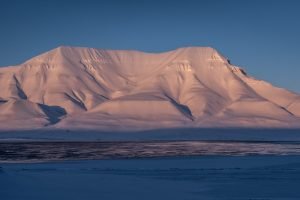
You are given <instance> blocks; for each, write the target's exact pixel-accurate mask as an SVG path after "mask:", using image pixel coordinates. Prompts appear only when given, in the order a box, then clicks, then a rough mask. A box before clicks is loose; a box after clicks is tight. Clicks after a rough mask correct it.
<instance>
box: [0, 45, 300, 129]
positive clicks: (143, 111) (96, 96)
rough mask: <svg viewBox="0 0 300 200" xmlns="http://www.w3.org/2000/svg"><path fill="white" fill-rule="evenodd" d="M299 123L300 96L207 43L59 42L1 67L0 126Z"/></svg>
mask: <svg viewBox="0 0 300 200" xmlns="http://www.w3.org/2000/svg"><path fill="white" fill-rule="evenodd" d="M41 127H48V128H50V127H53V128H62V129H64V128H68V129H97V130H130V129H134V130H141V129H151V128H154V129H155V128H174V127H300V96H299V95H298V94H295V93H292V92H290V91H288V90H285V89H281V88H277V87H274V86H272V85H271V84H269V83H267V82H264V81H261V80H256V79H254V78H252V77H250V76H248V75H247V74H246V73H245V72H244V71H243V70H242V69H241V68H239V67H236V66H233V65H231V64H230V63H229V61H228V60H227V59H226V58H225V57H223V56H222V55H221V54H220V53H218V52H217V51H216V50H215V49H212V48H210V47H189V48H180V49H177V50H174V51H170V52H166V53H157V54H154V53H144V52H138V51H115V50H100V49H92V48H77V47H76V48H75V47H59V48H56V49H54V50H51V51H49V52H46V53H44V54H42V55H39V56H37V57H34V58H32V59H30V60H28V61H27V62H25V63H23V64H21V65H19V66H9V67H2V68H0V129H2V130H4V129H35V128H41Z"/></svg>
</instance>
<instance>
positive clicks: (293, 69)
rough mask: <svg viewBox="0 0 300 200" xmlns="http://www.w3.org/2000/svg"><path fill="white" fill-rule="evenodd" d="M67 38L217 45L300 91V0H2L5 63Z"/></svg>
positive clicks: (72, 41)
mask: <svg viewBox="0 0 300 200" xmlns="http://www.w3.org/2000/svg"><path fill="white" fill-rule="evenodd" d="M60 45H68V46H85V47H95V48H104V49H136V50H141V51H148V52H161V51H166V50H171V49H175V48H178V47H183V46H212V47H214V48H216V49H217V50H219V51H220V52H221V53H222V54H223V55H225V56H226V57H228V58H229V59H230V60H231V62H232V63H233V64H236V65H239V66H243V67H244V69H245V70H246V71H247V72H248V73H249V74H250V75H253V76H255V77H257V78H259V79H264V80H267V81H270V82H271V83H273V84H275V85H277V86H281V87H286V88H288V89H290V90H294V91H297V92H300V66H299V58H300V49H299V46H300V1H297V0H294V1H293V0H281V1H279V0H278V1H276V0H273V1H272V0H269V1H268V0H247V1H246V0H245V1H242V0H240V1H238V0H236V1H234V0H219V1H218V0H194V1H193V0H181V1H176V0H173V1H171V0H170V1H163V0H160V1H156V0H148V1H143V0H140V1H138V0H134V1H133V0H119V1H117V0H107V1H101V0H98V1H96V0H95V1H92V0H81V1H80V0H77V1H76V0H73V1H72V0H65V1H64V0H48V1H47V0H43V1H42V0H40V1H39V0H36V1H32V0H26V1H25V0H18V1H17V0H0V66H6V65H16V64H19V63H22V62H24V61H25V60H27V59H29V58H31V57H33V56H35V55H38V54H40V53H42V52H45V51H48V50H50V49H52V48H55V47H57V46H60Z"/></svg>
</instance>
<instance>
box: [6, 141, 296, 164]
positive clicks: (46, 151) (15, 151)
mask: <svg viewBox="0 0 300 200" xmlns="http://www.w3.org/2000/svg"><path fill="white" fill-rule="evenodd" d="M208 155H221V156H222V155H229V156H247V155H300V142H287V141H284V142H274V141H273V142H266V141H249V142H245V141H131V142H130V141H113V142H112V141H111V142H91V141H90V142H87V141H85V142H74V141H73V142H66V141H63V142H61V141H57V142H53V141H48V142H45V141H43V142H30V141H27V142H1V143H0V162H2V163H3V162H41V161H51V160H52V161H55V160H83V159H85V160H87V159H88V160H97V159H119V158H149V157H171V156H208Z"/></svg>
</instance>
